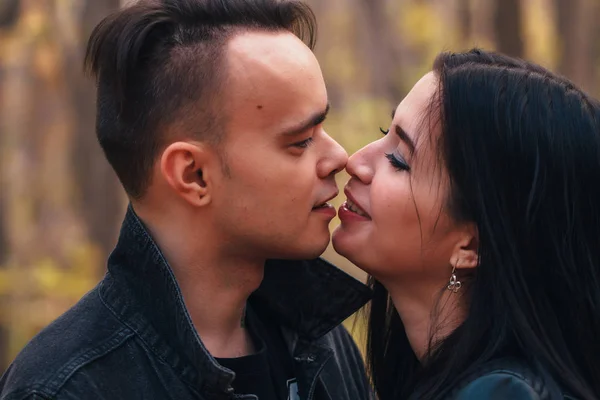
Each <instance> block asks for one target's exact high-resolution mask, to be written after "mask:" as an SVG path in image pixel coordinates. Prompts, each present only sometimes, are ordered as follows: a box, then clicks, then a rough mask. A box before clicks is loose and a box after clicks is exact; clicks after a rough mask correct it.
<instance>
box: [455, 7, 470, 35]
mask: <svg viewBox="0 0 600 400" xmlns="http://www.w3.org/2000/svg"><path fill="white" fill-rule="evenodd" d="M470 3H471V2H470V1H469V0H456V14H457V15H456V16H457V22H458V29H459V32H460V40H461V42H462V44H463V45H466V44H468V43H469V42H470V41H471V24H472V18H471V4H470Z"/></svg>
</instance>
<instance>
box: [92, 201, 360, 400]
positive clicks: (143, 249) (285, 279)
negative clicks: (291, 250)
mask: <svg viewBox="0 0 600 400" xmlns="http://www.w3.org/2000/svg"><path fill="white" fill-rule="evenodd" d="M101 296H102V299H103V301H104V302H105V304H106V305H107V307H109V308H110V309H111V310H112V311H113V312H114V313H115V315H116V316H117V317H119V318H120V319H121V320H122V321H123V322H124V323H125V324H127V325H128V326H129V327H130V328H131V329H133V330H134V331H135V332H136V333H137V334H138V335H139V336H140V338H142V340H143V341H144V342H145V343H146V345H147V346H148V347H149V348H150V349H151V350H153V352H154V353H155V354H156V355H157V356H158V357H159V358H160V359H162V360H163V361H164V362H166V363H168V364H169V365H171V367H172V368H174V369H175V370H176V371H177V372H178V373H179V374H180V376H181V377H182V379H183V380H184V381H185V382H186V383H188V385H189V386H190V387H191V388H194V390H196V391H199V393H200V392H201V393H211V394H212V393H214V396H212V397H211V398H227V397H229V396H231V394H232V389H231V382H232V381H233V378H234V375H233V374H232V373H231V371H229V370H227V369H225V368H224V367H222V366H220V365H219V364H218V363H217V362H216V361H215V359H214V358H213V357H212V356H211V355H210V354H209V353H208V351H207V350H206V348H205V347H204V345H203V343H202V341H201V340H200V338H199V336H198V334H197V332H196V330H195V329H194V327H193V324H192V320H191V317H190V315H189V313H188V311H187V309H186V307H185V304H184V301H183V296H182V293H181V290H180V288H179V286H178V284H177V282H176V279H175V275H174V274H173V271H172V270H171V268H170V267H169V265H168V263H167V261H166V260H165V258H164V256H163V254H162V253H161V251H160V249H159V248H158V246H157V245H156V243H155V242H154V241H153V239H152V238H151V236H150V234H149V232H148V231H147V230H146V228H145V227H144V225H143V223H142V221H141V220H140V219H139V218H138V216H137V215H136V214H135V212H134V211H133V208H132V207H131V206H129V208H128V210H127V214H126V216H125V220H124V222H123V225H122V227H121V233H120V236H119V241H118V243H117V246H116V248H115V249H114V251H113V252H112V254H111V255H110V257H109V260H108V273H107V276H106V278H105V279H104V281H103V283H102V288H101ZM370 296H371V291H370V290H369V289H368V288H367V287H366V286H365V285H363V284H362V283H360V282H359V281H357V280H355V279H354V278H352V277H350V276H349V275H347V274H345V273H344V272H342V271H340V270H339V269H337V268H335V267H334V266H333V265H331V264H329V263H327V262H326V261H324V260H321V259H317V260H312V261H278V260H271V261H268V262H267V264H266V265H265V277H264V280H263V282H262V284H261V286H260V288H259V289H258V290H257V291H256V292H255V293H253V294H252V296H251V297H250V299H249V301H250V302H251V304H252V306H253V307H255V308H257V309H258V308H262V309H265V310H266V312H269V313H271V315H273V316H274V318H277V319H278V320H279V321H281V323H282V325H283V326H284V328H286V329H287V330H288V331H291V332H294V335H293V336H294V340H300V341H302V342H305V343H309V342H311V341H314V340H316V339H318V338H319V337H321V336H323V335H325V334H326V333H327V332H329V331H330V330H331V329H333V328H334V327H335V326H337V325H338V324H340V323H341V322H342V321H343V320H344V319H346V318H347V317H349V316H350V315H351V314H353V313H354V312H355V311H357V310H358V309H359V308H360V307H362V306H363V305H364V304H365V303H366V302H367V301H368V300H369V299H370ZM288 336H289V335H288Z"/></svg>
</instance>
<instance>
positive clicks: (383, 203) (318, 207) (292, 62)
mask: <svg viewBox="0 0 600 400" xmlns="http://www.w3.org/2000/svg"><path fill="white" fill-rule="evenodd" d="M227 46H228V47H227V52H226V61H225V71H224V73H225V74H226V79H225V80H224V85H223V89H222V90H221V91H220V93H219V96H221V97H222V101H221V102H220V104H222V110H221V111H220V112H221V113H222V114H223V115H226V117H225V119H226V123H224V124H223V128H224V132H223V133H220V135H221V138H220V140H219V141H218V143H216V144H210V145H209V144H206V143H201V142H195V141H193V140H181V141H177V142H174V143H171V144H169V145H168V146H166V147H165V149H164V151H163V152H162V153H161V156H160V160H157V163H158V165H159V168H157V170H158V172H157V173H155V175H154V179H153V184H152V185H151V188H150V191H152V186H162V188H163V189H165V188H166V189H167V190H160V191H159V190H154V192H155V193H154V195H155V196H163V197H170V198H171V199H172V200H175V202H176V203H179V204H180V205H181V206H182V207H186V208H187V209H188V210H189V218H198V221H203V222H202V223H203V224H208V225H209V226H211V227H213V228H214V237H215V238H220V239H222V240H221V242H222V243H225V246H227V244H230V247H229V248H227V249H223V250H224V251H228V252H230V253H232V254H236V255H239V256H240V257H256V258H257V259H260V258H303V259H308V258H315V257H318V256H319V255H320V254H321V253H322V252H323V251H324V250H325V248H326V247H327V245H328V243H329V240H330V233H329V227H328V226H329V223H330V222H331V220H332V219H333V218H334V216H335V210H334V209H333V207H332V206H331V205H329V204H328V202H329V201H330V200H331V199H333V198H334V197H335V196H337V195H338V189H337V187H336V183H335V179H334V176H335V174H336V173H338V172H339V171H341V170H342V169H343V168H344V167H346V169H347V171H348V173H349V174H350V176H351V178H350V181H349V182H348V183H347V185H346V186H345V194H346V197H347V202H346V203H344V205H343V206H342V207H341V209H340V213H339V216H340V219H341V225H340V226H339V227H338V228H337V229H336V231H335V232H334V234H333V245H334V247H335V249H336V250H337V251H338V252H339V253H340V254H342V255H343V256H345V257H347V258H348V259H350V261H352V262H354V263H355V264H357V265H358V266H359V267H360V268H362V269H364V270H366V271H367V272H369V273H370V274H372V275H374V276H376V277H377V278H386V277H388V276H389V277H390V278H393V277H400V276H404V275H407V274H408V275H410V274H420V275H425V276H430V277H431V278H432V279H433V280H436V281H437V280H439V279H447V278H448V276H449V273H450V269H449V266H450V265H451V263H452V262H455V261H456V260H453V259H452V258H457V257H458V256H459V254H460V251H461V250H462V249H464V248H466V247H467V246H468V245H469V243H470V242H471V239H472V237H471V236H470V235H471V230H469V229H468V228H469V227H464V226H460V225H459V224H457V223H455V222H453V220H452V218H451V217H450V215H449V214H448V213H447V212H446V211H445V207H444V206H445V199H446V197H447V192H448V189H447V179H446V177H445V175H444V169H443V168H439V164H438V163H437V162H436V160H437V158H436V148H435V143H436V137H439V134H440V133H439V129H438V128H437V127H436V124H424V123H422V122H423V121H426V120H427V119H424V116H425V115H426V111H427V109H428V105H429V103H430V101H431V99H432V96H433V95H434V93H435V92H436V90H437V87H438V86H437V78H436V77H435V75H434V74H432V73H430V74H428V75H426V76H425V77H423V79H422V80H421V81H419V82H418V83H417V84H416V85H415V87H414V88H413V90H412V91H411V92H410V93H409V94H408V96H407V97H406V98H405V99H404V100H403V101H402V103H401V104H400V105H399V106H398V108H397V109H396V111H395V113H394V118H393V121H392V123H391V126H390V128H389V131H388V134H386V135H384V136H382V138H381V139H379V140H377V141H375V142H373V143H371V144H369V145H368V146H366V147H364V148H363V149H361V150H360V151H359V152H357V153H356V154H354V155H352V156H351V157H350V158H348V156H347V154H346V152H345V151H344V149H343V148H342V147H341V146H340V145H339V144H338V143H336V142H335V141H334V140H333V139H332V138H331V137H330V136H329V135H328V134H327V133H326V132H325V130H324V129H323V121H324V120H325V117H326V115H327V112H328V110H329V104H328V98H327V91H326V87H325V83H324V80H323V76H322V73H321V70H320V67H319V64H318V62H317V60H316V58H315V56H314V55H313V53H312V52H311V51H310V49H309V48H308V47H306V45H305V44H304V43H303V42H302V41H300V40H299V39H298V38H297V37H296V36H294V35H293V34H290V33H280V32H276V33H269V32H265V33H262V32H248V33H242V34H239V35H236V36H235V37H234V38H232V39H231V40H230V42H229V43H228V45H227ZM434 119H435V118H432V120H434ZM198 171H201V174H199V173H198ZM161 182H162V183H163V185H161V184H160V183H161ZM164 200H167V199H164ZM207 221H208V222H207Z"/></svg>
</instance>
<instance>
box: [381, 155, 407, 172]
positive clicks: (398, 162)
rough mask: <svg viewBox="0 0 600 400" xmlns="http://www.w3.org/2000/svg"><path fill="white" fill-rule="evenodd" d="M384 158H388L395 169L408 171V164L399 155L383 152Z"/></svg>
mask: <svg viewBox="0 0 600 400" xmlns="http://www.w3.org/2000/svg"><path fill="white" fill-rule="evenodd" d="M385 158H387V159H388V160H389V162H390V164H392V167H394V168H396V170H397V171H410V166H409V165H408V164H407V163H406V161H404V158H402V157H401V156H399V155H396V154H394V153H385Z"/></svg>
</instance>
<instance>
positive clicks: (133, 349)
mask: <svg viewBox="0 0 600 400" xmlns="http://www.w3.org/2000/svg"><path fill="white" fill-rule="evenodd" d="M370 295H371V292H370V290H369V289H368V288H367V287H366V286H364V285H363V284H362V283H360V282H358V281H357V280H355V279H354V278H352V277H350V276H349V275H347V274H345V273H343V272H342V271H341V270H339V269H337V268H335V267H334V266H332V265H330V264H328V263H327V262H326V261H324V260H321V259H317V260H312V261H275V260H273V261H269V262H267V265H266V266H265V277H264V280H263V283H262V284H261V286H260V287H259V289H258V290H257V291H256V292H255V293H253V294H252V296H251V297H250V298H249V300H248V301H249V303H250V305H251V307H252V309H253V310H254V311H255V313H256V314H257V315H261V316H264V318H275V320H276V321H278V322H279V324H280V326H281V330H282V333H283V337H284V338H285V341H286V342H287V345H288V347H289V351H290V355H291V356H292V359H293V363H294V373H295V375H296V378H297V381H298V393H299V396H300V398H301V399H303V400H321V399H323V400H345V399H348V400H350V399H351V400H363V399H368V398H370V396H371V392H370V388H369V385H368V382H367V379H366V378H365V371H364V366H363V361H362V358H361V354H360V352H359V351H358V349H357V347H356V345H355V344H354V342H353V340H352V338H351V337H350V335H349V334H348V332H347V331H346V330H345V329H344V328H343V327H342V326H341V325H340V323H341V322H342V321H343V320H344V319H345V318H347V317H348V316H350V315H351V314H352V313H354V312H355V311H356V310H357V309H359V308H360V307H361V306H363V305H364V304H365V303H366V302H367V301H368V300H369V298H370ZM234 376H235V375H234V373H233V372H232V371H230V370H228V369H226V368H224V367H222V366H220V365H219V364H218V363H217V362H216V361H215V359H214V358H213V357H212V356H211V355H210V354H209V353H208V351H207V350H206V348H205V347H204V345H203V344H202V341H201V340H200V338H199V337H198V334H197V332H196V330H195V329H194V327H193V325H192V321H191V318H190V315H189V313H188V311H187V309H186V307H185V305H184V302H183V297H182V294H181V291H180V289H179V286H178V285H177V282H176V280H175V276H174V274H173V271H172V270H171V268H170V267H169V265H168V264H167V262H166V260H165V259H164V257H163V255H162V253H161V252H160V250H159V248H158V247H157V245H156V244H155V242H154V241H153V240H152V238H151V237H150V235H149V233H148V231H147V230H146V229H145V227H144V225H143V224H142V222H141V221H140V220H139V219H138V217H137V216H136V214H135V213H134V211H133V209H132V208H131V207H130V208H129V210H128V212H127V215H126V217H125V220H124V222H123V225H122V228H121V233H120V237H119V241H118V244H117V246H116V248H115V250H114V251H113V252H112V254H111V255H110V257H109V260H108V272H107V274H106V276H105V277H104V279H103V280H102V281H101V282H100V283H99V284H98V285H97V286H96V287H95V288H94V289H92V290H91V291H90V292H89V293H87V294H86V295H85V296H84V297H83V298H82V299H81V300H80V301H79V302H78V303H77V304H76V305H75V306H74V307H73V308H71V309H70V310H68V311H67V312H66V313H65V314H63V315H62V316H61V317H59V318H58V319H57V320H56V321H54V322H53V323H52V324H50V325H49V326H48V327H46V328H45V329H44V330H42V331H41V332H40V333H39V334H38V335H37V336H36V337H34V338H33V339H32V340H31V341H30V342H29V344H28V345H27V346H26V347H25V348H24V349H23V350H22V351H21V353H20V354H19V355H18V356H17V358H16V359H15V360H14V361H13V363H12V364H11V365H10V367H9V368H8V370H7V371H6V372H5V373H4V375H3V376H2V378H1V380H0V399H1V400H21V399H59V400H66V399H73V400H75V399H77V400H80V399H104V400H119V399H123V400H132V399H173V400H188V399H190V400H191V399H203V400H213V399H214V400H228V399H256V396H254V395H251V394H250V395H240V394H234V393H233V389H232V386H231V383H232V381H233V379H234Z"/></svg>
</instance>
